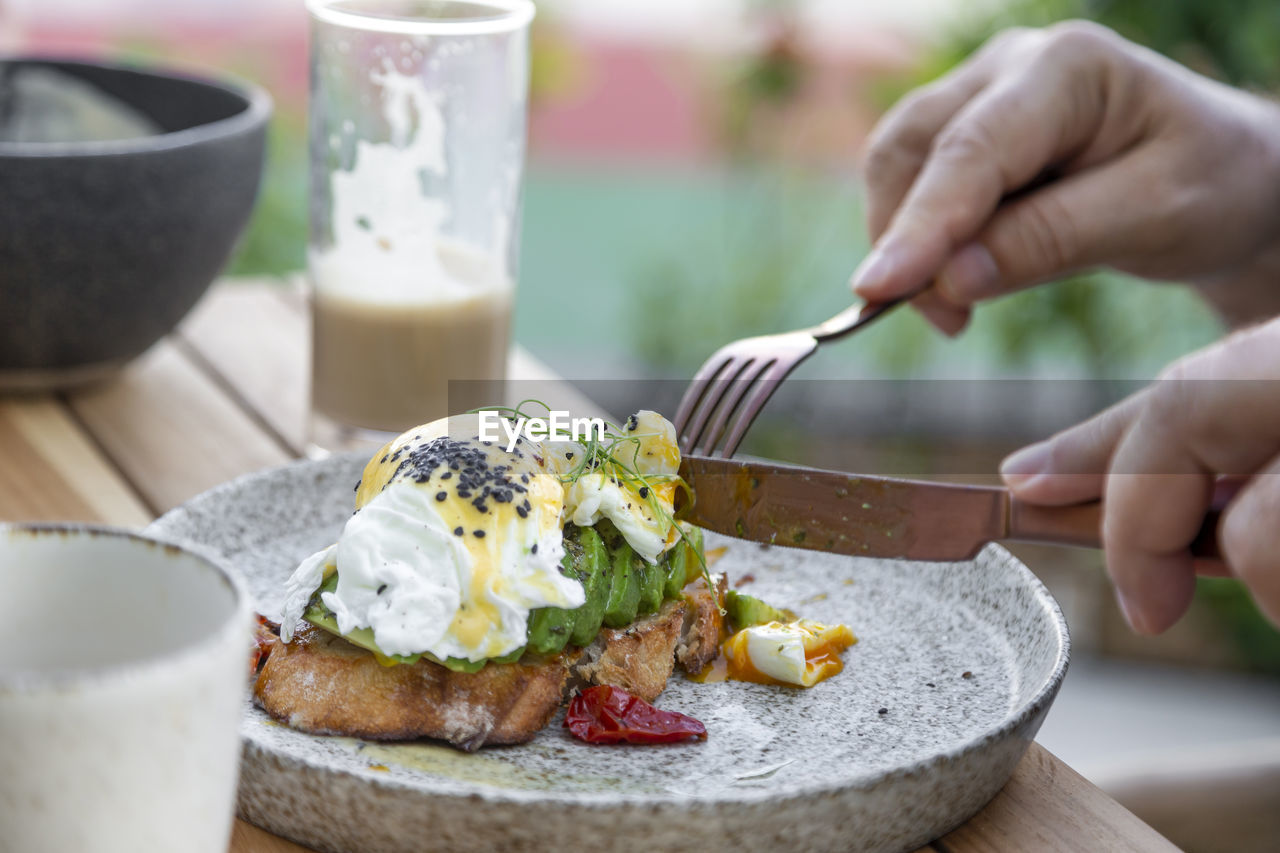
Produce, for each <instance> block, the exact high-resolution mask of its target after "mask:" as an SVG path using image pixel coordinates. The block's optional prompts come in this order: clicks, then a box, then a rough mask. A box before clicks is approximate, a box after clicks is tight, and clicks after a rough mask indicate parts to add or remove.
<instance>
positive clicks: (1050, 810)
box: [934, 743, 1178, 853]
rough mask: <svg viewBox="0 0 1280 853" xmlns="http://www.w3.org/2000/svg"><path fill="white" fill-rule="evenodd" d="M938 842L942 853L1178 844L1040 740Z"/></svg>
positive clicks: (1167, 849) (1152, 851) (1148, 849)
mask: <svg viewBox="0 0 1280 853" xmlns="http://www.w3.org/2000/svg"><path fill="white" fill-rule="evenodd" d="M934 846H935V847H936V848H937V849H938V850H939V851H941V853H1004V851H1015V850H1036V851H1057V850H1061V851H1074V850H1140V851H1144V853H1177V851H1178V848H1177V847H1175V846H1174V845H1173V844H1172V843H1171V842H1169V841H1168V840H1167V839H1166V838H1165V837H1164V836H1162V835H1160V833H1158V832H1156V831H1155V830H1154V829H1152V828H1151V827H1150V826H1147V824H1145V823H1143V822H1142V821H1141V820H1139V819H1138V818H1137V817H1136V816H1135V815H1134V814H1133V813H1132V812H1130V811H1129V810H1128V809H1126V808H1125V807H1124V806H1122V805H1120V804H1119V803H1117V802H1116V801H1115V800H1113V799H1112V798H1111V797H1109V796H1107V794H1106V793H1104V792H1103V791H1102V790H1101V789H1099V788H1098V787H1096V786H1095V785H1093V784H1092V783H1091V782H1089V781H1088V780H1087V779H1085V778H1084V777H1083V776H1081V775H1080V774H1079V773H1077V772H1075V771H1074V770H1072V769H1071V768H1070V767H1068V766H1067V765H1066V764H1063V763H1062V762H1061V761H1060V760H1058V759H1057V758H1056V757H1054V755H1053V754H1052V753H1051V752H1049V751H1048V750H1047V749H1045V748H1044V747H1042V746H1040V745H1039V744H1038V743H1033V744H1031V746H1030V748H1029V749H1028V750H1027V754H1026V755H1025V756H1023V758H1022V761H1020V762H1019V763H1018V766H1017V768H1016V769H1015V770H1014V773H1013V777H1012V778H1011V779H1010V780H1009V783H1008V784H1007V785H1005V786H1004V789H1003V790H1001V791H1000V793H999V794H997V795H996V797H995V799H994V800H992V801H991V802H990V803H988V804H987V806H986V808H984V809H983V810H982V811H980V812H978V813H977V814H976V815H974V816H973V818H971V819H970V820H969V821H968V822H967V823H965V824H963V825H961V826H959V827H957V828H956V829H954V830H952V831H951V832H950V833H948V834H947V835H945V836H943V837H942V838H941V839H939V840H938V841H936V842H934Z"/></svg>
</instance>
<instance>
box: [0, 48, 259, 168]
mask: <svg viewBox="0 0 1280 853" xmlns="http://www.w3.org/2000/svg"><path fill="white" fill-rule="evenodd" d="M0 65H44V66H52V67H59V66H61V67H67V66H71V67H78V68H96V69H105V70H107V71H111V72H121V73H123V74H125V75H126V76H127V75H136V76H139V77H154V78H161V79H167V80H175V81H178V82H181V83H186V84H190V85H194V86H198V87H203V88H207V89H216V90H218V91H221V92H225V93H227V94H230V95H233V96H235V97H237V98H239V99H240V100H242V101H243V102H244V107H243V108H242V109H241V110H239V111H238V112H236V113H234V114H232V115H229V116H227V117H226V118H220V119H216V120H214V121H209V122H205V123H203V124H197V125H195V126H193V127H184V128H182V129H181V130H172V131H169V132H167V133H154V134H150V135H148V136H137V137H131V138H129V139H108V140H84V141H77V142H3V141H0V158H5V157H13V158H23V159H27V158H30V159H42V158H51V157H112V156H121V155H130V154H145V153H147V152H151V151H168V150H172V149H175V148H181V147H184V146H187V145H194V144H197V143H201V142H208V141H213V140H217V139H225V138H227V137H232V136H236V135H238V134H240V133H244V132H246V131H249V130H251V129H253V128H255V127H258V126H260V125H264V124H266V122H267V120H268V119H269V118H270V117H271V109H272V101H271V95H269V94H268V93H267V90H266V89H264V88H262V87H261V86H259V85H258V84H256V83H252V82H250V81H248V80H245V79H243V78H241V77H237V76H234V75H230V74H223V73H221V72H219V73H218V77H217V78H214V77H211V76H208V75H206V74H202V73H200V72H197V71H189V70H185V69H181V68H172V67H167V66H161V65H154V66H143V65H140V64H135V63H131V62H115V61H98V60H93V59H85V58H84V57H70V56H60V55H58V54H0Z"/></svg>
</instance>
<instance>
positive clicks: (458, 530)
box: [453, 527, 466, 536]
mask: <svg viewBox="0 0 1280 853" xmlns="http://www.w3.org/2000/svg"><path fill="white" fill-rule="evenodd" d="M464 533H466V531H465V530H463V529H462V528H461V527H455V528H453V535H454V536H461V535H462V534H464Z"/></svg>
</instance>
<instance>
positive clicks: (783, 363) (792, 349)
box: [675, 293, 916, 459]
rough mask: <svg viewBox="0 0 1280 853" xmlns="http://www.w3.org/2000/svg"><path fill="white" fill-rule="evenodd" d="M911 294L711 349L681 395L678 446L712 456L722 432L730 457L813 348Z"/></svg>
mask: <svg viewBox="0 0 1280 853" xmlns="http://www.w3.org/2000/svg"><path fill="white" fill-rule="evenodd" d="M915 295H916V294H914V293H912V294H909V295H907V296H904V297H902V298H899V299H890V300H887V301H884V302H867V303H864V304H862V305H852V306H850V307H848V308H846V309H844V310H843V311H841V312H840V313H839V314H837V315H835V316H834V317H832V318H831V319H830V320H827V321H826V322H824V323H819V324H818V325H816V326H811V327H809V328H807V329H800V330H798V331H795V332H783V333H781V334H776V335H760V336H758V337H754V338H743V339H741V340H737V341H733V342H732V343H729V344H726V345H725V346H723V347H721V348H720V349H718V350H716V352H715V354H714V355H712V356H711V358H709V359H707V360H706V361H705V362H703V365H702V367H700V368H698V372H697V373H696V374H694V377H693V379H692V381H690V382H689V387H688V388H686V389H685V392H684V396H683V397H682V398H681V399H680V408H679V409H678V410H677V411H676V419H675V428H676V435H677V436H679V438H680V449H681V450H682V451H683V452H685V453H698V454H700V455H702V456H712V455H714V454H715V452H716V446H717V445H718V444H719V442H720V439H721V438H722V437H723V436H724V435H725V433H726V431H727V432H728V438H727V439H726V441H725V442H724V444H723V445H722V446H721V455H722V456H723V457H724V458H725V459H728V458H729V457H731V456H733V454H734V452H735V451H736V450H737V449H738V445H739V444H740V443H742V437H743V436H744V435H746V432H747V429H748V428H749V427H750V426H751V424H752V422H754V421H755V419H756V416H757V415H759V414H760V410H761V409H763V408H764V405H765V403H767V402H769V398H770V397H772V396H773V392H774V391H776V390H777V389H778V386H779V385H781V384H782V380H784V379H786V378H787V377H788V376H789V375H790V374H791V371H793V370H795V369H796V367H798V366H799V365H800V363H801V362H802V361H804V360H805V359H806V358H808V357H809V356H811V355H813V354H814V353H815V352H817V350H818V345H819V344H822V343H826V342H827V341H834V340H838V339H839V338H843V337H844V336H845V335H849V334H852V333H853V332H855V331H857V330H858V329H861V328H862V327H863V326H865V325H867V324H868V323H870V322H871V321H873V320H875V319H877V318H879V317H882V316H884V315H885V313H887V312H888V311H889V309H891V308H894V307H896V306H897V305H899V304H900V303H902V302H904V301H906V300H908V299H911V298H912V297H913V296H915ZM735 412H737V415H736V417H735ZM713 415H714V420H713V418H712V416H713Z"/></svg>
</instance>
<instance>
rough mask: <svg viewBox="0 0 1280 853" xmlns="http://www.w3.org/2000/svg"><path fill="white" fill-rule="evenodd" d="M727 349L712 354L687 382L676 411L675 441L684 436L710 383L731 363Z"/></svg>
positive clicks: (731, 357) (731, 358) (725, 347)
mask: <svg viewBox="0 0 1280 853" xmlns="http://www.w3.org/2000/svg"><path fill="white" fill-rule="evenodd" d="M728 349H729V347H727V346H724V347H721V348H720V349H718V350H716V351H715V352H714V353H712V355H711V358H709V359H707V360H706V361H704V362H703V363H702V367H699V368H698V372H697V373H695V374H694V376H693V379H692V380H690V382H689V387H687V388H685V389H684V395H683V396H682V397H681V398H680V406H679V408H677V409H676V419H675V423H674V426H675V428H676V440H677V441H679V439H680V437H681V436H683V435H684V429H685V427H686V426H688V425H689V418H690V417H692V416H693V413H694V410H696V409H697V408H698V403H699V402H701V400H702V395H703V394H705V393H706V391H707V388H708V387H710V385H711V381H712V380H713V379H715V377H716V376H717V375H719V373H720V371H722V370H724V368H725V366H726V365H728V364H729V363H730V362H731V361H733V356H732V354H730V353H729V352H728Z"/></svg>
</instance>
